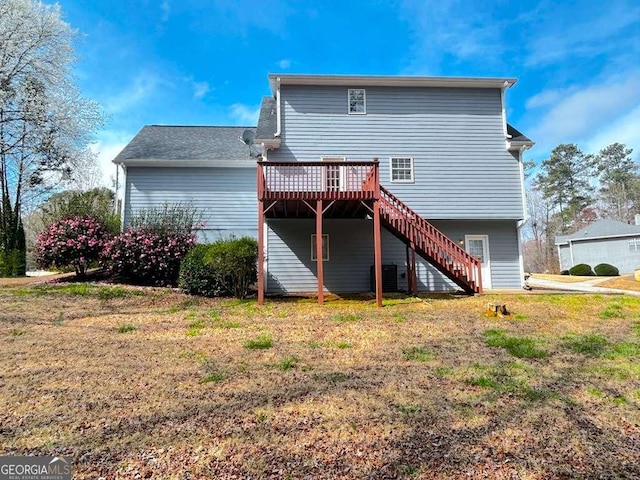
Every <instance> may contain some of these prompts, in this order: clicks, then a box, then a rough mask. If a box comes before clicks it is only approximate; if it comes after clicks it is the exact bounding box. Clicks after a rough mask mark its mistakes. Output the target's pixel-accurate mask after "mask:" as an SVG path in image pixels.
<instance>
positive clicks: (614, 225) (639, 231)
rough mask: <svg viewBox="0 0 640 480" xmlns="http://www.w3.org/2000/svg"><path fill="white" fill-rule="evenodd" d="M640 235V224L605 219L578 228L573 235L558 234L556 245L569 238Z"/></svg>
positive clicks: (584, 238) (576, 240) (577, 239)
mask: <svg viewBox="0 0 640 480" xmlns="http://www.w3.org/2000/svg"><path fill="white" fill-rule="evenodd" d="M634 235H639V236H640V225H629V224H628V223H624V222H619V221H618V220H611V219H605V220H600V221H598V222H595V223H592V224H591V225H589V226H588V227H585V228H583V229H582V230H578V231H577V232H576V233H572V234H571V235H558V236H557V237H556V245H562V244H565V243H567V242H568V241H569V240H571V241H572V242H578V241H581V240H591V239H594V238H607V237H620V236H634Z"/></svg>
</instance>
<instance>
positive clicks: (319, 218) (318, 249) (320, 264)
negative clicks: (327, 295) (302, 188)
mask: <svg viewBox="0 0 640 480" xmlns="http://www.w3.org/2000/svg"><path fill="white" fill-rule="evenodd" d="M322 214H323V211H322V200H318V201H317V203H316V262H317V272H318V304H319V305H322V304H324V265H323V262H322Z"/></svg>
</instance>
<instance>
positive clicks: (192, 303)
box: [167, 298, 198, 313]
mask: <svg viewBox="0 0 640 480" xmlns="http://www.w3.org/2000/svg"><path fill="white" fill-rule="evenodd" d="M196 306H198V301H197V300H195V299H193V298H190V299H189V300H185V301H184V302H180V303H179V304H178V305H174V306H173V307H171V308H169V309H168V310H167V312H168V313H178V312H181V311H183V310H187V309H189V308H191V307H196Z"/></svg>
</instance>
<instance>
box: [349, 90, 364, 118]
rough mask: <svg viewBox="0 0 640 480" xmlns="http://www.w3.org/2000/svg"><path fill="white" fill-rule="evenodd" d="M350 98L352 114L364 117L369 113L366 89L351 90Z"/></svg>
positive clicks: (350, 111)
mask: <svg viewBox="0 0 640 480" xmlns="http://www.w3.org/2000/svg"><path fill="white" fill-rule="evenodd" d="M348 97H349V113H350V114H356V115H358V114H359V115H364V114H365V113H367V94H366V92H365V91H364V88H350V89H349V90H348Z"/></svg>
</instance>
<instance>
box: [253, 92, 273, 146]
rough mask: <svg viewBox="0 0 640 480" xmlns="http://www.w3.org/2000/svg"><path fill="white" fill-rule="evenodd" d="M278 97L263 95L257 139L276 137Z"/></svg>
mask: <svg viewBox="0 0 640 480" xmlns="http://www.w3.org/2000/svg"><path fill="white" fill-rule="evenodd" d="M276 115H277V113H276V99H275V98H273V97H262V105H261V106H260V116H259V117H258V127H257V128H256V141H259V140H269V139H272V138H274V135H275V133H276V129H277V117H276Z"/></svg>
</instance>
